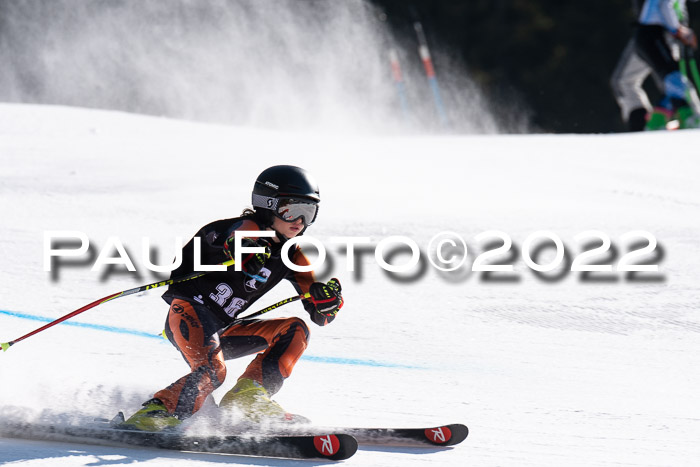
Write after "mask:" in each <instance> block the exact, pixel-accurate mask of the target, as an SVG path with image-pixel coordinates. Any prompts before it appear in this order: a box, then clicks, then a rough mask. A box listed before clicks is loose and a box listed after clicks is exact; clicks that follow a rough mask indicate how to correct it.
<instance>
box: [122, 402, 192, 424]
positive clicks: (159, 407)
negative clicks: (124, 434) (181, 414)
mask: <svg viewBox="0 0 700 467" xmlns="http://www.w3.org/2000/svg"><path fill="white" fill-rule="evenodd" d="M180 423H182V420H180V419H179V418H177V416H175V415H173V414H171V413H169V412H168V409H166V408H165V405H164V404H163V403H162V402H161V401H160V400H159V399H151V400H149V401H146V402H144V403H143V408H142V409H141V410H139V411H138V412H136V413H135V414H134V415H132V416H131V417H129V418H128V419H127V420H126V421H125V422H122V423H121V424H119V428H127V429H132V430H141V431H162V430H164V429H166V428H174V427H176V426H178V425H179V424H180Z"/></svg>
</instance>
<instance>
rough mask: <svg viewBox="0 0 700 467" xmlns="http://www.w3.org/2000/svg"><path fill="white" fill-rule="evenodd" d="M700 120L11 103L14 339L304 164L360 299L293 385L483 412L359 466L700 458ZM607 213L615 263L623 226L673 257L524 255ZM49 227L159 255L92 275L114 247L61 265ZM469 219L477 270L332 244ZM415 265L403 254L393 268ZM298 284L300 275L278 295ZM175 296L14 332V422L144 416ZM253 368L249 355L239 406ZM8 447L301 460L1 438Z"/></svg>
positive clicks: (681, 462)
mask: <svg viewBox="0 0 700 467" xmlns="http://www.w3.org/2000/svg"><path fill="white" fill-rule="evenodd" d="M699 135H700V134H699V133H698V132H697V131H683V132H675V133H671V132H669V133H655V134H634V135H577V136H572V135H559V136H553V135H518V136H464V137H459V136H442V137H436V136H433V137H419V136H415V137H406V136H404V137H399V136H396V137H370V136H351V135H344V134H329V133H326V134H314V133H301V132H298V133H285V132H272V131H262V130H252V129H246V128H231V127H225V126H216V125H203V124H195V123H189V122H183V121H174V120H166V119H161V118H155V117H144V116H136V115H129V114H123V113H117V112H105V111H94V110H92V111H88V110H81V109H77V108H61V107H42V106H31V105H7V104H5V105H0V161H1V165H0V193H1V194H0V200H1V201H0V219H1V221H0V261H1V266H2V267H0V323H1V326H0V340H3V341H7V340H10V339H15V338H17V337H19V336H21V335H23V334H25V333H27V332H29V331H31V330H32V329H35V328H37V327H39V326H40V325H41V324H43V323H42V322H41V321H37V320H35V319H32V317H43V318H45V319H55V318H57V317H59V316H62V315H64V314H66V313H68V312H70V311H73V310H75V309H77V308H79V307H81V306H83V305H85V304H87V303H90V302H91V301H93V300H95V299H98V298H100V297H103V296H106V295H109V294H111V293H114V292H117V291H120V290H124V289H128V288H132V287H136V286H138V285H141V284H145V283H149V282H153V281H155V280H157V277H156V276H155V275H153V274H152V273H151V272H149V271H148V270H147V269H145V267H144V266H143V265H144V262H143V259H142V255H141V250H142V242H143V238H149V239H150V240H151V242H152V245H153V247H154V248H155V249H157V250H158V252H159V255H158V259H156V258H154V261H155V262H159V263H163V262H164V259H168V258H171V257H172V256H173V253H174V243H173V242H174V239H175V237H178V236H180V237H184V238H185V239H188V238H189V237H190V236H191V235H192V234H193V233H194V232H195V231H196V230H197V229H198V228H199V227H200V226H201V225H204V224H205V223H207V222H209V221H212V220H215V219H219V218H225V217H231V216H235V215H237V214H239V213H240V211H241V210H242V208H243V207H245V206H246V205H247V203H248V202H249V196H250V190H251V188H252V181H253V180H254V178H255V177H256V176H257V174H258V173H259V172H260V171H262V170H263V169H264V168H266V167H268V166H270V165H274V164H281V163H287V164H294V165H299V166H303V167H305V168H307V169H309V170H310V171H311V172H312V173H313V174H314V175H315V176H316V178H317V179H318V180H319V183H320V185H321V193H322V196H323V202H322V207H321V211H320V215H319V219H318V222H317V224H315V225H314V226H313V227H312V228H311V229H310V230H309V232H308V234H309V235H312V236H314V237H316V238H318V239H319V240H321V241H322V242H323V243H324V245H326V246H327V248H328V251H329V255H330V257H332V258H333V264H332V267H330V269H329V270H326V271H322V272H323V273H324V276H325V277H330V275H331V274H332V275H335V276H338V277H339V278H340V279H341V281H342V283H343V286H344V297H345V299H346V306H345V307H344V308H343V310H342V311H341V313H340V314H339V316H338V319H337V320H336V322H334V323H333V324H332V325H330V326H328V327H325V328H319V327H316V326H313V325H312V329H311V331H312V339H311V342H310V346H309V349H308V350H307V355H306V356H305V357H304V359H303V360H301V361H300V362H299V363H298V365H297V367H296V368H295V371H294V374H293V375H292V377H291V378H290V379H289V380H288V381H287V382H286V384H285V387H284V388H283V390H282V391H281V392H280V393H279V394H278V396H277V400H278V401H279V402H280V403H281V404H282V405H283V406H284V407H285V408H287V409H288V410H290V411H293V412H298V413H302V414H305V415H307V416H309V417H310V418H312V419H313V420H314V421H316V422H317V423H319V424H323V425H334V424H337V425H356V426H364V425H367V426H374V425H376V426H412V425H416V426H423V425H426V426H429V425H435V424H442V423H454V422H462V423H465V424H467V425H468V426H469V427H470V429H471V433H470V435H469V437H468V438H467V440H466V441H465V442H464V443H463V444H461V445H459V446H457V447H455V448H454V449H448V450H432V449H407V448H391V449H376V448H372V449H367V448H362V449H361V450H360V451H359V452H358V453H357V454H356V455H355V456H354V457H353V458H351V459H350V460H348V461H346V462H345V464H346V465H380V466H399V465H400V466H402V467H407V466H419V465H441V466H442V465H472V466H562V465H566V466H622V465H624V466H690V465H697V462H698V459H700V443H699V442H698V439H699V438H700V373H699V372H698V371H697V369H698V368H699V367H700V339H698V333H699V332H700V318H699V317H698V314H697V310H698V308H699V307H700V299H699V298H698V293H697V289H698V272H700V267H699V266H698V264H700V246H699V244H698V238H699V236H698V234H699V233H700V216H699V215H698V209H699V208H700V187H699V185H698V183H697V178H698V174H700V159H699V158H698V156H699V155H698V153H697V149H696V148H697V142H698V137H699ZM591 229H597V230H600V231H602V232H604V233H606V234H607V235H608V236H609V237H610V238H611V240H612V244H613V247H614V248H615V249H616V252H617V255H616V256H615V257H613V258H612V259H610V261H607V262H608V263H611V264H615V263H616V261H617V259H619V257H620V256H621V255H622V254H624V253H625V252H626V251H627V250H628V249H629V247H630V245H629V242H626V241H623V240H622V239H621V238H620V236H621V235H623V234H624V233H626V232H629V231H636V230H645V231H648V232H650V233H651V234H653V235H654V236H655V238H656V239H657V240H658V244H659V246H658V247H657V249H656V253H657V254H656V255H647V256H646V257H645V258H644V261H641V262H642V263H643V262H647V263H653V262H656V263H658V264H659V265H660V268H659V272H658V273H642V274H638V275H637V276H636V277H637V279H638V280H631V279H630V277H629V276H628V275H626V274H624V273H622V272H615V271H613V272H612V273H606V274H600V273H598V274H595V275H593V276H592V277H593V278H594V279H596V280H582V278H581V273H575V272H571V271H567V270H566V269H561V268H560V269H558V270H555V271H553V272H551V273H545V274H544V276H542V275H537V274H535V273H534V271H533V270H532V269H531V268H529V267H528V266H527V265H526V264H525V263H524V262H523V260H522V259H521V258H520V256H519V255H520V251H521V250H522V249H523V243H524V240H525V238H526V237H527V236H528V235H529V234H531V233H532V232H535V231H539V230H550V231H552V232H554V233H556V234H557V235H558V236H559V237H560V238H561V239H562V241H563V242H564V244H565V245H566V248H567V252H568V253H569V254H570V256H571V257H573V256H576V255H577V254H578V252H579V251H581V242H578V241H575V240H574V237H575V236H576V234H578V233H580V232H583V231H587V230H591ZM49 230H79V231H83V232H85V233H86V234H87V235H88V237H89V238H90V241H91V245H92V247H93V250H92V253H93V254H94V255H95V256H96V255H97V254H98V253H99V252H100V249H101V248H102V247H103V246H104V245H106V244H107V242H108V239H109V237H110V236H116V237H118V238H119V240H120V241H121V242H122V243H123V244H124V246H125V247H126V250H127V251H128V253H129V256H130V258H131V259H132V260H133V261H134V263H135V264H136V267H137V269H138V273H125V272H124V270H123V268H121V267H118V268H116V269H114V270H113V271H111V272H110V270H108V268H99V270H98V271H94V272H93V271H91V269H90V268H91V266H92V263H93V262H94V256H93V257H92V259H91V258H90V257H89V256H83V257H81V258H78V263H77V264H73V265H72V266H66V265H64V266H62V267H60V268H59V269H58V271H57V272H56V271H54V272H53V273H50V272H46V271H44V269H43V236H44V232H45V231H49ZM448 230H449V231H453V232H456V233H458V234H460V235H461V236H462V237H464V239H465V240H466V241H467V244H468V245H469V248H470V253H469V259H468V261H467V262H466V263H465V265H464V266H463V267H462V268H461V269H459V270H457V271H455V272H452V273H441V272H439V271H437V270H436V269H435V268H434V267H433V266H431V265H430V264H429V263H427V261H424V262H422V263H421V264H422V265H424V266H425V267H424V269H421V270H419V271H418V273H417V274H413V273H404V274H398V275H397V274H394V275H392V274H388V273H386V272H385V271H383V270H382V269H381V268H380V267H379V265H378V264H377V262H376V261H375V258H374V256H373V255H372V254H371V251H370V253H364V254H362V255H359V259H358V260H357V261H356V263H357V264H356V270H355V271H354V272H350V271H347V270H346V267H345V266H346V255H345V254H344V253H343V252H342V248H340V247H338V246H334V245H333V244H331V243H330V240H331V239H332V238H333V237H338V236H364V237H370V238H371V239H372V241H373V242H374V243H375V244H376V243H377V242H379V241H380V240H382V239H385V238H387V237H389V236H393V235H403V236H409V237H410V238H412V239H414V240H415V241H416V242H417V243H418V245H420V247H421V250H422V252H423V258H425V255H426V254H427V253H429V251H428V247H427V246H428V242H429V241H430V239H431V237H433V236H434V235H435V234H437V233H439V232H443V231H448ZM489 230H500V231H502V232H505V233H506V234H508V235H509V236H510V237H511V238H512V240H513V243H514V246H515V247H516V253H517V254H516V255H515V256H514V257H512V258H511V257H509V256H507V255H506V256H503V257H500V260H501V262H508V260H509V259H510V260H511V261H510V262H511V263H512V264H514V265H515V271H514V272H513V273H511V274H505V273H496V274H495V276H496V277H503V276H504V275H505V276H506V277H507V278H510V279H511V280H485V279H484V277H483V274H480V273H476V272H471V271H470V268H471V265H472V263H473V260H474V258H475V255H476V254H478V253H479V252H481V251H483V250H484V249H485V248H486V244H487V243H488V241H491V240H493V239H492V238H491V239H485V240H481V241H477V240H476V239H475V237H476V236H477V235H478V234H479V233H481V232H485V231H489ZM112 253H113V254H112V256H115V254H114V251H112ZM548 253H551V249H548V250H546V251H545V252H544V254H543V255H542V256H541V257H540V258H539V262H540V263H546V262H547V261H548ZM552 256H553V255H552ZM599 259H601V258H600V257H599ZM602 259H605V257H602ZM407 260H408V256H407V255H405V254H403V253H399V254H397V255H395V256H393V259H392V262H394V263H396V264H401V263H402V262H405V261H407ZM326 264H328V263H326ZM426 265H427V266H426ZM322 269H323V268H322ZM493 276H494V275H492V276H491V277H493ZM552 276H554V277H552ZM640 279H641V280H640ZM292 293H293V291H292V288H291V286H289V285H287V284H281V285H280V286H278V287H277V288H276V289H275V290H274V291H273V292H272V293H271V294H270V295H271V296H270V298H269V302H270V303H272V302H274V301H276V300H277V299H281V298H283V297H286V296H288V295H290V294H292ZM266 299H267V297H266ZM260 304H261V307H262V306H264V305H265V303H262V302H261V303H260ZM165 313H166V305H165V304H164V302H162V300H161V299H160V291H150V292H146V293H143V294H140V295H134V296H129V297H124V298H120V299H119V300H115V301H111V302H109V303H105V304H103V305H101V306H99V307H97V308H94V309H92V310H90V311H88V312H85V313H84V314H81V315H80V316H78V317H76V318H74V319H73V320H71V322H72V323H76V324H80V325H79V326H76V325H73V326H71V325H68V324H62V325H59V326H56V327H54V328H52V329H50V330H47V331H45V332H42V333H39V334H37V335H35V336H33V337H31V338H29V339H27V340H25V341H23V342H20V343H18V344H17V345H15V346H13V347H12V348H11V349H10V350H9V351H8V352H6V353H3V354H2V355H1V356H0V372H1V373H0V381H1V384H0V419H3V418H4V419H7V418H8V417H14V418H26V419H33V418H36V417H39V416H42V417H45V418H49V419H65V418H67V417H68V418H69V417H71V416H74V415H78V416H81V417H92V416H111V415H113V414H114V413H116V411H117V410H119V409H124V410H126V411H127V412H128V413H131V412H133V411H135V410H136V409H137V408H138V407H139V405H140V403H141V402H142V401H144V400H145V399H147V398H148V397H150V396H151V394H153V392H154V391H156V390H158V389H160V388H161V387H163V386H165V385H167V384H169V383H170V382H172V381H173V380H175V379H176V378H178V377H179V376H181V375H182V374H184V372H185V371H186V366H185V365H184V363H183V362H182V360H181V358H180V356H179V355H178V353H177V352H176V351H175V350H174V349H173V348H172V347H171V346H170V344H168V343H167V342H166V341H164V340H162V339H159V338H157V334H158V333H159V332H160V331H161V330H162V326H163V320H164V318H165ZM292 314H293V315H297V316H302V317H303V316H304V314H305V313H304V312H303V311H302V309H301V306H299V305H297V304H293V305H289V306H287V307H285V308H282V309H280V310H279V311H275V312H273V313H271V316H287V315H292ZM247 362H248V360H247V359H241V360H235V361H232V362H230V364H229V376H230V377H229V379H228V380H227V381H226V383H225V384H224V386H223V387H222V388H220V389H219V390H217V391H216V392H215V394H214V395H215V398H216V399H218V398H220V397H221V396H222V395H223V394H224V393H225V391H226V390H227V389H228V388H230V387H231V386H232V385H233V381H235V376H236V374H238V373H239V372H241V371H242V370H243V368H244V367H245V365H246V364H247ZM0 463H2V464H3V465H5V464H10V465H13V466H22V467H28V466H39V465H42V466H43V465H50V466H52V467H54V466H55V467H61V466H77V465H81V466H82V465H84V466H95V465H123V464H129V465H149V466H157V465H163V466H164V465H167V466H173V465H183V466H184V465H187V466H214V465H220V464H222V463H227V464H233V465H295V464H297V463H298V462H295V461H287V460H260V459H254V458H246V457H240V456H216V455H205V454H189V453H175V452H165V451H157V450H148V449H131V448H111V447H96V446H87V445H79V444H64V443H55V442H39V441H22V440H16V439H3V438H0ZM318 463H322V462H318ZM315 464H317V463H315V462H304V463H303V465H315Z"/></svg>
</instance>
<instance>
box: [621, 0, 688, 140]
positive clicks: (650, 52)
mask: <svg viewBox="0 0 700 467" xmlns="http://www.w3.org/2000/svg"><path fill="white" fill-rule="evenodd" d="M694 1H696V0H694ZM687 18H688V13H687V9H686V2H685V0H646V1H645V2H644V5H643V6H642V10H641V12H640V14H639V27H638V28H637V31H636V33H635V36H634V41H635V44H636V51H637V54H639V56H640V57H641V58H642V60H644V61H645V62H646V63H647V64H648V65H649V66H650V67H651V68H652V69H653V70H654V72H655V73H656V74H658V76H659V77H660V78H661V80H662V81H663V93H664V95H663V97H662V99H661V101H660V102H659V103H658V104H657V105H656V106H655V107H654V109H653V111H652V113H651V114H650V115H649V119H648V121H647V124H646V129H647V130H661V129H665V128H666V124H667V123H668V122H669V121H670V120H671V119H678V121H679V123H680V127H681V128H689V127H693V128H694V127H697V126H698V123H699V122H698V112H700V102H698V97H697V93H696V91H695V89H694V87H693V85H692V84H691V83H690V82H689V81H688V79H687V78H686V77H685V76H683V75H682V74H681V72H680V69H679V64H678V60H676V59H675V58H674V55H673V53H672V52H671V48H670V47H669V45H668V43H667V41H666V37H665V36H666V35H667V34H670V35H671V37H673V38H675V39H676V40H678V41H679V42H680V43H681V44H682V46H684V47H690V48H692V49H693V50H694V49H696V48H697V45H698V41H697V38H696V36H695V33H694V32H693V30H692V29H690V28H689V27H688V26H686V25H685V24H683V23H684V22H687Z"/></svg>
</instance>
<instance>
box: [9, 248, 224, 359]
mask: <svg viewBox="0 0 700 467" xmlns="http://www.w3.org/2000/svg"><path fill="white" fill-rule="evenodd" d="M233 264H234V260H232V259H231V260H228V261H225V262H223V263H221V266H231V265H233ZM208 272H210V271H205V272H200V271H195V272H192V273H190V274H186V275H184V276H181V277H176V278H174V279H168V280H165V281H160V282H154V283H152V284H147V285H142V286H140V287H134V288H133V289H129V290H123V291H121V292H117V293H114V294H112V295H107V296H106V297H104V298H100V299H99V300H95V301H94V302H92V303H89V304H87V305H85V306H84V307H82V308H78V309H77V310H75V311H72V312H70V313H68V314H67V315H64V316H61V317H60V318H58V319H57V320H54V321H51V322H50V323H48V324H45V325H43V326H42V327H40V328H38V329H35V330H33V331H32V332H29V333H27V334H25V335H23V336H22V337H18V338H17V339H14V340H11V341H9V342H3V343H0V347H2V350H3V352H7V349H9V348H10V347H12V346H13V345H15V344H16V343H17V342H21V341H23V340H24V339H26V338H28V337H31V336H33V335H34V334H38V333H40V332H41V331H44V330H46V329H48V328H50V327H53V326H55V325H57V324H59V323H62V322H64V321H65V320H67V319H70V318H72V317H74V316H77V315H79V314H80V313H83V312H84V311H87V310H89V309H91V308H95V307H96V306H97V305H101V304H103V303H105V302H108V301H110V300H114V299H115V298H119V297H125V296H127V295H132V294H135V293H139V292H144V291H146V290H150V289H155V288H156V287H162V286H164V285H171V284H179V283H181V282H185V281H189V280H192V279H196V278H198V277H201V276H203V275H205V274H207V273H208Z"/></svg>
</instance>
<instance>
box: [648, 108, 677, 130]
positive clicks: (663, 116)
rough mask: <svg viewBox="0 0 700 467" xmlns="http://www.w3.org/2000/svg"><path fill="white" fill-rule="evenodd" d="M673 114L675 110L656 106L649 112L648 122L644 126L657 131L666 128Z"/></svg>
mask: <svg viewBox="0 0 700 467" xmlns="http://www.w3.org/2000/svg"><path fill="white" fill-rule="evenodd" d="M672 116H673V111H671V110H668V109H667V108H665V107H654V110H653V111H652V112H651V113H650V114H649V116H648V118H647V124H646V126H645V127H644V130H646V131H657V130H665V129H666V125H667V124H668V122H669V121H670V120H671V117H672Z"/></svg>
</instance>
